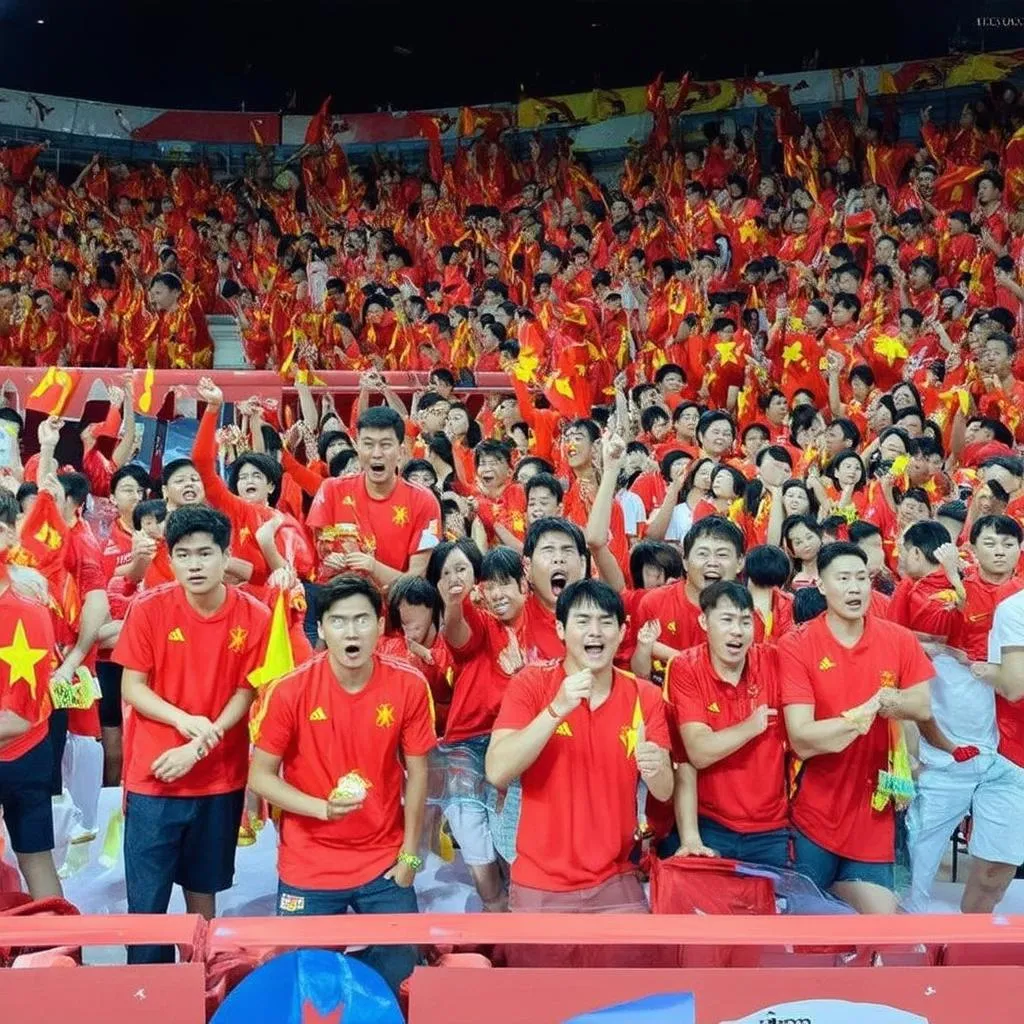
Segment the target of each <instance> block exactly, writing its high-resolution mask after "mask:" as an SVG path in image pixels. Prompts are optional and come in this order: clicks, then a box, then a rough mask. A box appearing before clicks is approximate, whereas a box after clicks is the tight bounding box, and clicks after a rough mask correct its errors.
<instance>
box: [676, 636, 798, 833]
mask: <svg viewBox="0 0 1024 1024" xmlns="http://www.w3.org/2000/svg"><path fill="white" fill-rule="evenodd" d="M665 682H666V685H667V693H668V702H669V703H670V704H671V705H672V709H673V711H674V715H675V719H676V722H677V723H678V726H679V730H680V733H681V732H682V728H683V726H684V725H687V724H689V723H692V722H697V723H700V724H702V725H706V726H708V727H709V728H710V729H712V730H714V731H715V732H719V731H721V730H722V729H729V728H731V727H732V726H734V725H739V724H740V723H741V722H743V721H745V720H746V719H748V718H749V717H750V716H751V715H752V714H753V713H754V711H755V710H756V709H757V707H758V706H759V705H761V704H767V705H768V707H770V708H774V709H775V710H776V711H778V715H777V716H776V717H775V718H774V719H769V721H768V728H767V729H766V730H765V731H764V732H763V733H761V735H760V736H758V737H756V738H755V739H752V740H750V741H749V742H747V743H744V744H743V746H742V747H740V749H739V750H737V751H736V752H735V753H733V754H730V755H729V756H728V757H725V758H723V759H722V760H721V761H718V762H717V763H715V764H713V765H711V766H710V767H708V768H702V769H700V770H699V771H698V772H697V811H698V813H699V814H701V815H702V816H704V817H707V818H711V819H712V820H713V821H717V822H718V823H719V824H720V825H724V826H725V827H726V828H729V829H732V830H733V831H734V832H768V831H770V830H772V829H778V828H784V827H785V825H786V823H787V821H788V820H789V806H788V803H787V800H786V737H785V731H784V729H783V721H782V679H781V677H780V675H779V659H778V653H777V651H776V649H775V648H774V647H769V646H766V645H759V644H755V645H754V646H753V647H751V648H750V650H749V651H748V652H747V663H746V666H745V668H744V670H743V678H742V679H741V680H740V682H739V683H738V684H736V685H733V684H731V683H727V682H725V681H724V680H723V679H721V678H720V677H719V675H718V673H717V672H715V669H714V666H713V665H712V664H711V655H710V652H709V651H708V645H707V644H701V646H700V647H693V648H691V649H690V650H688V651H683V653H682V654H680V655H678V656H677V657H675V658H673V659H672V661H671V662H670V663H669V668H668V672H667V673H666V677H665Z"/></svg>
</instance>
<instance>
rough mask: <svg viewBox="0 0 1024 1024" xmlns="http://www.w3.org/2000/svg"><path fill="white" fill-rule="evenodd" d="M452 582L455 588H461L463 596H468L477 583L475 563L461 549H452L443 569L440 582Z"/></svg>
mask: <svg viewBox="0 0 1024 1024" xmlns="http://www.w3.org/2000/svg"><path fill="white" fill-rule="evenodd" d="M447 581H451V583H452V585H453V586H456V587H458V588H459V592H460V593H462V594H468V593H469V591H470V589H471V588H472V586H473V584H474V583H475V582H476V580H475V577H474V574H473V563H472V562H471V561H470V560H469V559H468V558H467V557H466V555H465V553H464V552H463V551H462V550H461V549H459V548H452V550H451V551H450V552H449V553H448V557H447V558H446V559H445V560H444V565H443V566H442V567H441V579H440V580H439V582H447ZM442 593H443V591H442Z"/></svg>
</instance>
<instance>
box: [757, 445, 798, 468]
mask: <svg viewBox="0 0 1024 1024" xmlns="http://www.w3.org/2000/svg"><path fill="white" fill-rule="evenodd" d="M766 455H770V456H771V457H772V458H773V459H774V460H775V461H776V462H781V463H783V464H784V465H787V466H789V468H790V469H792V468H793V456H792V455H790V454H789V449H788V448H783V447H782V445H781V444H770V445H768V446H766V447H765V448H762V449H761V450H760V451H759V452H758V453H757V455H756V456H755V457H754V465H755V466H760V465H761V463H762V462H764V460H765V456H766Z"/></svg>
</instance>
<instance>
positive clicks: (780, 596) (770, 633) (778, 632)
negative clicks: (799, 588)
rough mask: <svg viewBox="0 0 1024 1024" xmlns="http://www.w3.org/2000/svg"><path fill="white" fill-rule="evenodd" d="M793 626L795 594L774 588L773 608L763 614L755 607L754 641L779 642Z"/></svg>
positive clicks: (758, 642)
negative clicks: (766, 613) (765, 614)
mask: <svg viewBox="0 0 1024 1024" xmlns="http://www.w3.org/2000/svg"><path fill="white" fill-rule="evenodd" d="M792 628H793V596H792V595H791V594H787V593H786V592H785V591H784V590H780V589H779V588H778V587H773V588H772V609H771V611H770V612H769V613H768V615H767V616H762V615H761V613H760V612H759V611H757V609H756V608H755V609H754V643H756V644H761V643H767V644H777V643H778V642H779V640H781V639H782V637H784V636H785V635H786V634H787V633H788V632H789V631H790V630H791V629H792Z"/></svg>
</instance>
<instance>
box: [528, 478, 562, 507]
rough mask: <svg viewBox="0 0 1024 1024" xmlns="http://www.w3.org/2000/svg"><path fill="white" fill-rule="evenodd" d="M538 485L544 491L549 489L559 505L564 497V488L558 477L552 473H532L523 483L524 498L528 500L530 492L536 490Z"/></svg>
mask: <svg viewBox="0 0 1024 1024" xmlns="http://www.w3.org/2000/svg"><path fill="white" fill-rule="evenodd" d="M538 487H540V488H543V489H544V490H546V491H550V492H551V493H552V494H553V495H554V497H555V501H556V502H557V503H558V504H559V505H561V504H562V500H563V499H564V498H565V488H564V487H563V486H562V481H561V480H559V479H558V477H557V476H555V475H554V474H553V473H534V474H533V476H531V477H530V479H529V480H527V481H526V483H525V484H523V491H524V493H525V494H526V500H527V501H529V500H530V492H531V491H534V490H536V489H537V488H538Z"/></svg>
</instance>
